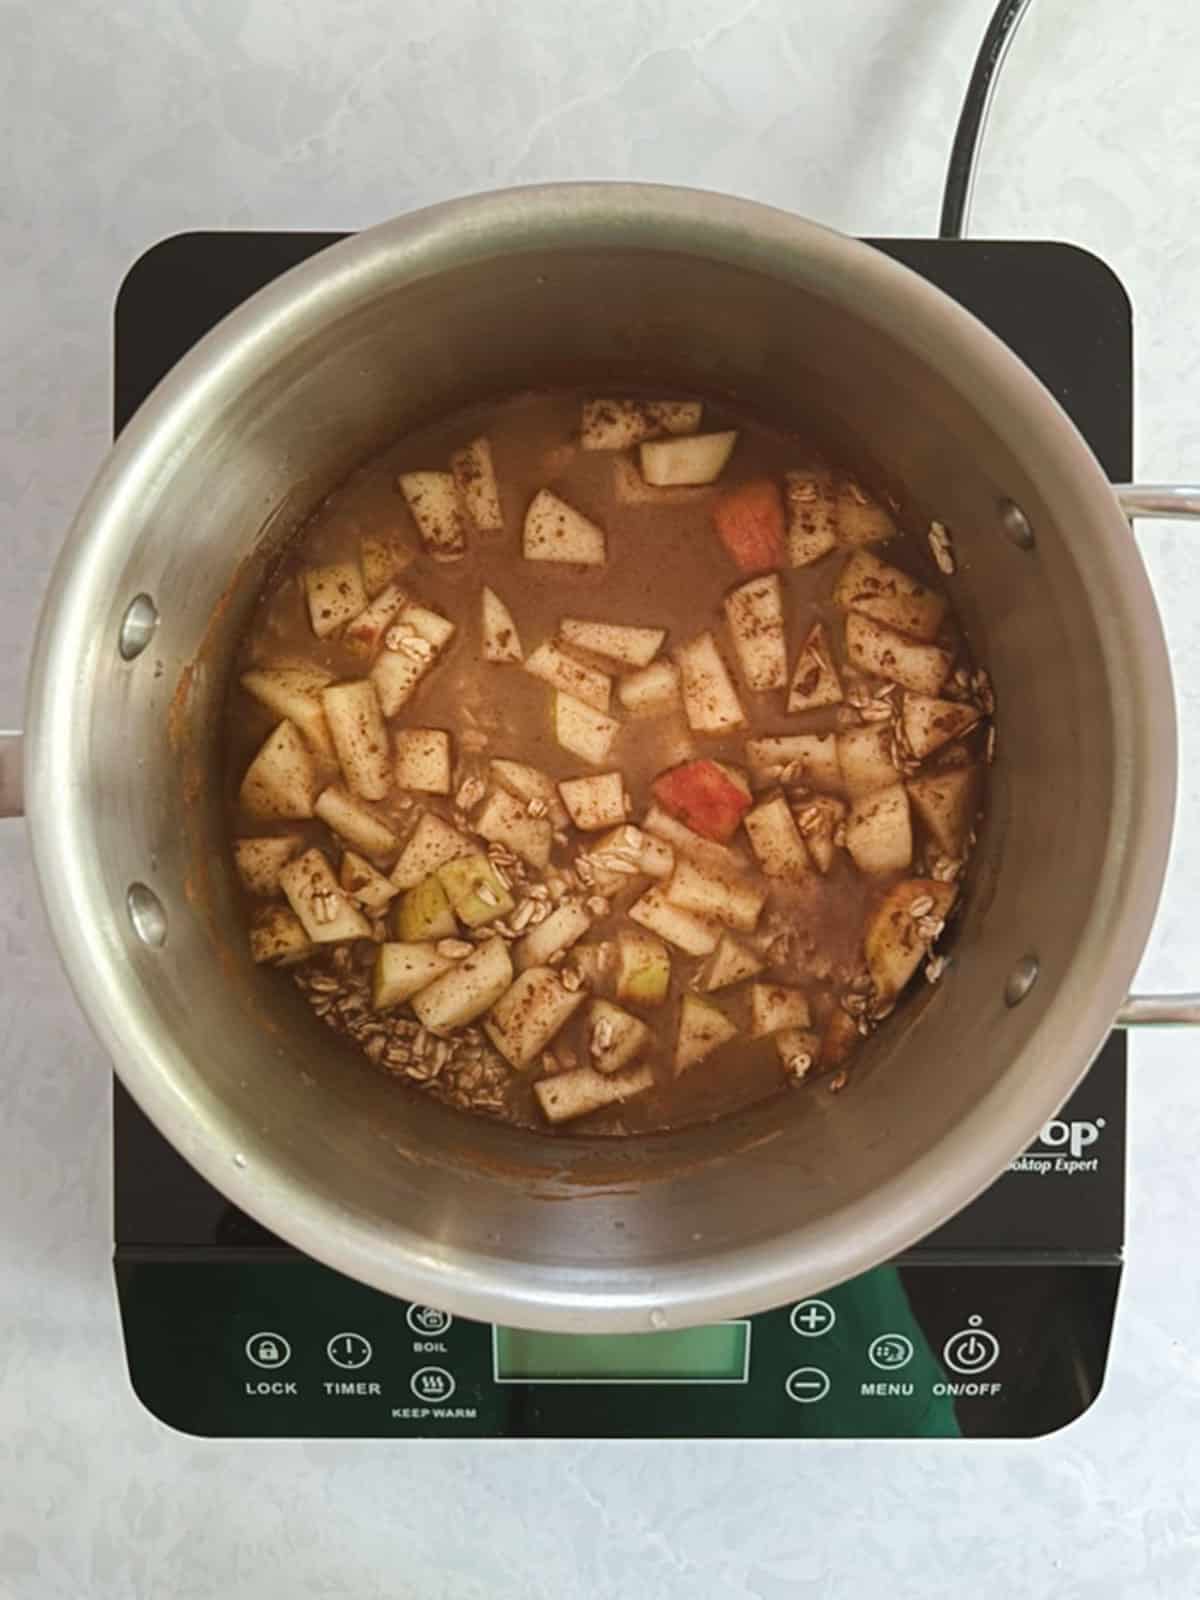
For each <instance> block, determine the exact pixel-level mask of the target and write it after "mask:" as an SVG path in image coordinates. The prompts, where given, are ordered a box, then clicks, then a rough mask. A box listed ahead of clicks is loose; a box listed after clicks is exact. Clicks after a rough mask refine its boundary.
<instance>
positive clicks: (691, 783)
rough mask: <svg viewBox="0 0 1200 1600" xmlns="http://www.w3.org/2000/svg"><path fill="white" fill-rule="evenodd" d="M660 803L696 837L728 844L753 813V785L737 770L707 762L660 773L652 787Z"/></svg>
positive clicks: (715, 762) (698, 762) (688, 763)
mask: <svg viewBox="0 0 1200 1600" xmlns="http://www.w3.org/2000/svg"><path fill="white" fill-rule="evenodd" d="M651 790H652V792H653V794H654V798H655V799H656V800H657V801H658V803H659V804H660V805H661V806H662V807H663V808H664V809H665V810H667V811H669V812H670V813H671V814H672V815H673V816H676V817H678V818H679V819H680V821H681V822H682V823H683V824H684V825H685V826H686V827H688V828H690V829H691V830H692V831H693V832H694V833H698V834H701V835H702V836H703V837H704V838H706V839H715V840H717V842H718V843H721V844H724V843H725V842H726V841H727V840H729V839H732V838H733V836H734V834H735V833H736V832H737V830H738V827H739V826H740V824H741V820H742V818H743V816H745V814H746V812H747V811H748V810H749V809H750V806H751V803H752V801H751V795H750V785H749V784H748V783H747V782H746V779H745V778H744V776H743V775H742V774H741V773H740V772H739V771H738V770H737V768H736V767H729V766H726V765H725V763H724V762H721V761H711V760H709V759H708V758H703V759H701V760H699V761H685V762H684V763H683V765H682V766H678V767H672V768H671V770H670V771H669V772H663V773H660V774H659V776H658V777H657V778H655V780H654V782H653V784H652V785H651Z"/></svg>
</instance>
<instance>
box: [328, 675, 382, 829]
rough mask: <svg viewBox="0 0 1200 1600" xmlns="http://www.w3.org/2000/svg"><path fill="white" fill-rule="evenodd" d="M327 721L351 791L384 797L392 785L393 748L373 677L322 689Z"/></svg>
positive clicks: (339, 761)
mask: <svg viewBox="0 0 1200 1600" xmlns="http://www.w3.org/2000/svg"><path fill="white" fill-rule="evenodd" d="M321 705H322V706H323V707H324V710H325V721H326V722H327V723H328V724H329V732H330V734H331V735H332V736H333V747H334V749H335V750H336V751H337V758H338V765H339V766H340V767H341V769H342V776H343V777H344V778H345V780H346V787H347V788H348V789H349V790H350V791H351V793H353V794H356V795H359V796H361V797H362V799H364V800H382V799H383V798H384V796H385V795H386V794H387V792H388V790H389V789H390V788H391V787H392V763H391V759H390V756H391V752H390V750H389V748H388V732H387V728H386V727H385V725H384V721H383V712H382V710H381V709H380V705H379V697H378V695H377V694H376V693H375V685H374V684H373V683H372V682H371V681H370V679H369V678H360V679H358V680H357V681H356V682H354V683H335V684H332V685H331V686H330V687H329V688H328V689H322V690H321Z"/></svg>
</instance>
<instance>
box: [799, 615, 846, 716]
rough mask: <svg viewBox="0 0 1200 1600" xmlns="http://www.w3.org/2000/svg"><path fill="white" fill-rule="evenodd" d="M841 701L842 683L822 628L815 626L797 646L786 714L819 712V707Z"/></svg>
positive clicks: (817, 623) (819, 623)
mask: <svg viewBox="0 0 1200 1600" xmlns="http://www.w3.org/2000/svg"><path fill="white" fill-rule="evenodd" d="M842 698H843V696H842V680H841V679H840V678H839V677H838V672H837V668H836V667H835V666H834V664H833V655H832V653H831V651H830V649H829V636H828V634H827V633H826V632H825V624H824V623H823V622H816V623H814V624H813V626H812V627H811V628H810V629H809V630H808V634H807V636H806V638H805V640H804V643H803V644H802V645H801V646H800V654H799V655H798V656H797V658H796V670H795V672H794V673H793V674H792V682H791V687H790V688H789V689H788V702H787V708H788V710H789V711H790V712H797V711H819V710H820V709H821V708H822V707H823V706H836V705H838V704H840V702H841V700H842Z"/></svg>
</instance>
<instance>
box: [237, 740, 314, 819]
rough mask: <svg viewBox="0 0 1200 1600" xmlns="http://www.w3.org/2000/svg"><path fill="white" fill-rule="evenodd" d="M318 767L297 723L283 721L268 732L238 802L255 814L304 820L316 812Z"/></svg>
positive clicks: (251, 766) (252, 814)
mask: <svg viewBox="0 0 1200 1600" xmlns="http://www.w3.org/2000/svg"><path fill="white" fill-rule="evenodd" d="M316 794H317V766H316V762H315V761H314V760H313V755H312V751H311V750H310V749H309V747H308V745H306V744H305V742H304V740H303V739H302V738H301V737H300V732H299V729H298V728H297V727H296V725H295V723H293V722H281V723H280V724H279V726H278V727H277V728H276V729H275V730H274V731H273V732H272V733H270V734H268V735H267V738H266V740H265V741H264V743H263V745H262V748H261V749H260V750H259V752H258V754H257V755H256V756H255V758H254V760H253V761H252V762H251V763H250V765H249V766H248V767H247V769H246V776H245V777H244V778H243V779H242V786H241V789H240V790H239V791H238V804H239V805H240V806H241V808H242V810H243V811H245V812H246V813H248V815H250V816H252V817H263V818H267V817H280V818H283V819H284V820H286V821H292V820H295V821H300V820H301V819H303V818H305V817H311V816H312V814H313V801H314V799H315V798H316Z"/></svg>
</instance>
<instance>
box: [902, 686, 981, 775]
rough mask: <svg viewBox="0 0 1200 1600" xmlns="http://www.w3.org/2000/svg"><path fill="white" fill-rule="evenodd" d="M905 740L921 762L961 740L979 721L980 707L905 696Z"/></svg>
mask: <svg viewBox="0 0 1200 1600" xmlns="http://www.w3.org/2000/svg"><path fill="white" fill-rule="evenodd" d="M900 715H901V723H902V726H903V728H904V739H905V743H906V744H907V745H908V748H909V749H910V750H911V751H912V753H913V755H914V756H916V758H917V760H918V761H924V759H925V757H926V756H927V755H932V753H933V752H934V751H935V750H940V749H941V747H942V746H943V745H944V744H949V743H950V741H951V739H958V738H960V737H961V736H962V735H963V734H964V733H967V732H969V731H970V729H971V728H973V727H974V726H975V724H976V723H977V722H978V721H979V718H980V712H979V710H978V708H977V707H976V706H972V705H964V704H963V703H962V701H961V700H938V699H935V698H933V697H932V696H930V695H927V694H912V693H911V692H910V693H908V694H906V695H905V696H904V704H903V705H902V707H901V708H900Z"/></svg>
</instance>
